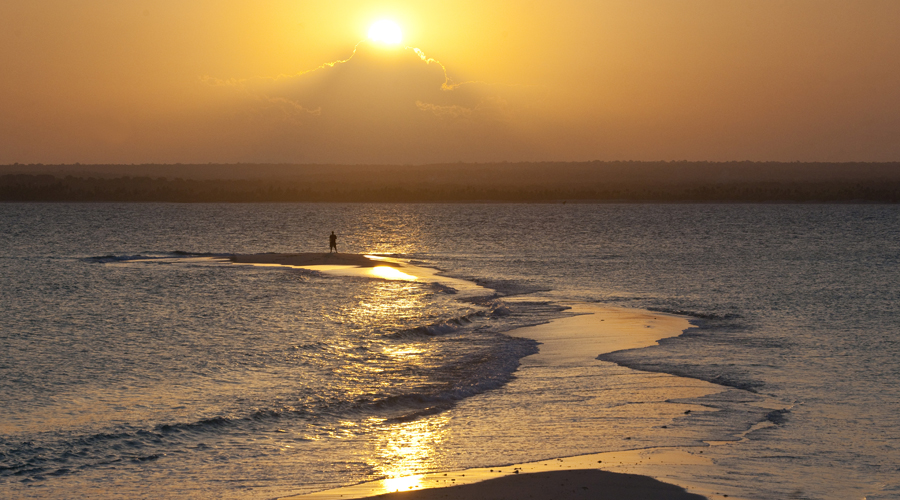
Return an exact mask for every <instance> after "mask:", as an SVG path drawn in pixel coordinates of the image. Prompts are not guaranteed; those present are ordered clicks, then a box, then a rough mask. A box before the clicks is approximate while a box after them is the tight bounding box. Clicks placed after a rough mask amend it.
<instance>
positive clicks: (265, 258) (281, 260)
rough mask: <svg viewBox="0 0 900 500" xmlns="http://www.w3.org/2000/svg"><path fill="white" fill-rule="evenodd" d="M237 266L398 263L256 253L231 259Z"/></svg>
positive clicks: (365, 258) (342, 255)
mask: <svg viewBox="0 0 900 500" xmlns="http://www.w3.org/2000/svg"><path fill="white" fill-rule="evenodd" d="M229 260H230V261H231V262H234V263H235V264H268V265H279V266H296V267H307V266H357V267H375V266H393V267H398V266H399V265H398V264H397V263H394V262H391V261H389V260H379V259H377V258H372V256H368V255H362V254H355V253H254V254H237V255H232V256H231V257H229Z"/></svg>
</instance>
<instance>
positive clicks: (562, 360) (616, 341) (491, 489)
mask: <svg viewBox="0 0 900 500" xmlns="http://www.w3.org/2000/svg"><path fill="white" fill-rule="evenodd" d="M510 299H511V300H516V299H515V298H510ZM523 300H526V299H523ZM569 305H571V306H572V310H571V311H572V312H574V313H576V314H578V315H576V316H572V317H567V318H561V319H557V320H553V321H551V322H549V323H546V324H543V325H538V326H533V327H525V328H519V329H516V330H513V331H511V332H508V334H509V335H511V336H519V337H527V338H532V339H535V340H538V341H539V342H541V346H540V353H539V354H537V355H534V356H529V357H526V358H523V360H522V367H523V368H526V367H527V366H528V365H532V366H554V367H560V366H567V365H583V364H584V363H586V362H598V363H599V361H596V359H595V358H596V356H598V355H599V354H601V353H606V352H612V351H617V350H621V349H634V348H639V347H645V346H650V345H654V344H656V342H657V341H658V340H660V339H663V338H668V337H674V336H677V335H680V334H681V333H682V332H683V331H684V330H686V329H688V328H691V327H692V325H691V324H690V323H689V321H688V319H687V318H684V317H681V316H675V315H670V314H663V313H656V312H651V311H643V310H637V309H628V308H615V307H603V306H597V305H593V304H569ZM705 385H706V384H705V383H702V382H698V387H697V388H695V389H694V391H695V393H694V394H691V395H692V396H698V395H701V394H703V393H711V392H716V390H715V389H709V388H707V387H704V386H705ZM710 387H712V386H711V385H710ZM695 411H702V409H701V408H696V409H695ZM712 466H713V464H712V462H711V461H710V460H708V459H706V458H705V457H704V456H703V454H702V450H691V449H675V448H650V449H640V450H630V451H618V452H606V453H596V454H590V455H580V456H574V457H568V458H557V459H551V460H542V461H537V462H532V463H524V464H516V465H505V466H499V467H492V468H490V467H484V468H475V469H466V470H461V471H448V472H435V473H425V474H419V475H414V476H404V477H393V478H386V479H382V480H378V481H372V482H367V483H361V484H357V485H352V486H347V487H342V488H337V489H332V490H326V491H321V492H318V493H312V494H306V495H301V496H298V497H292V498H296V499H298V500H337V499H360V498H387V499H395V500H396V499H415V500H431V499H450V500H454V499H470V498H490V499H506V498H509V499H519V498H530V499H534V500H542V499H545V500H550V499H557V500H560V499H579V498H593V499H606V498H609V499H625V500H628V499H672V500H682V499H683V500H688V499H690V500H700V499H704V498H708V499H718V498H725V497H728V495H727V494H723V493H719V492H717V491H714V490H709V489H708V487H705V486H703V485H696V484H687V483H686V482H685V481H684V480H683V479H676V478H675V477H671V478H670V477H668V476H669V474H670V473H671V471H672V468H678V469H680V472H681V474H679V475H678V477H679V478H684V477H698V476H700V475H701V474H702V471H704V470H706V469H708V468H709V467H712ZM686 471H687V475H686V476H685V472H686ZM673 479H674V480H675V481H674V482H676V483H677V484H678V486H676V485H674V484H670V483H666V482H664V481H667V480H669V481H671V480H673ZM685 488H688V489H689V490H690V491H691V492H688V490H687V489H685ZM731 498H734V497H733V496H732V497H731Z"/></svg>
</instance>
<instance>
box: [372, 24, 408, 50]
mask: <svg viewBox="0 0 900 500" xmlns="http://www.w3.org/2000/svg"><path fill="white" fill-rule="evenodd" d="M369 40H372V41H373V42H378V43H383V44H385V45H398V44H399V43H400V42H402V41H403V32H401V31H400V26H399V25H397V23H395V22H394V21H391V20H389V19H382V20H380V21H375V22H374V23H373V24H372V26H370V27H369Z"/></svg>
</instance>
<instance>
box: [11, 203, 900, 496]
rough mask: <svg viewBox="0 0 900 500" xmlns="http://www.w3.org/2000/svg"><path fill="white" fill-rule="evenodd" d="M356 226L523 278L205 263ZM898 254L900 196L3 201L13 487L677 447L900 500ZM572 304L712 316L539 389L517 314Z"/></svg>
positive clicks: (70, 490) (765, 489)
mask: <svg viewBox="0 0 900 500" xmlns="http://www.w3.org/2000/svg"><path fill="white" fill-rule="evenodd" d="M332 230H334V231H336V233H337V234H338V236H339V240H338V244H339V248H340V249H341V251H345V252H354V253H380V254H392V255H397V256H399V257H401V258H405V259H411V260H412V261H414V262H415V263H418V264H420V265H427V266H433V267H437V268H440V269H442V270H444V271H445V272H446V273H448V274H449V275H452V276H455V277H460V278H465V279H469V280H473V281H476V282H478V283H479V284H482V285H483V286H486V287H489V288H491V289H494V290H496V291H497V292H498V294H499V296H496V297H487V298H485V297H482V298H475V299H464V300H461V297H460V294H455V293H452V292H453V290H450V289H447V288H446V287H444V286H439V285H436V284H433V283H424V282H407V281H388V280H379V279H366V278H351V277H335V276H329V275H323V274H320V273H315V272H310V271H303V270H296V269H291V270H283V269H273V268H257V267H240V266H230V265H225V264H221V263H217V262H215V261H212V260H205V259H203V258H198V257H209V256H215V255H221V254H229V253H255V252H295V251H326V250H327V246H328V239H327V236H328V234H329V233H330V232H331V231H332ZM898 260H900V208H898V207H896V206H879V205H860V206H857V205H825V206H822V205H809V206H807V205H785V206H777V205H746V206H745V205H497V204H491V205H389V204H384V205H327V204H322V205H317V204H273V205H178V204H125V205H118V204H3V205H0V284H2V287H0V315H2V316H0V318H2V320H0V401H2V403H3V404H2V407H0V494H2V495H0V496H4V497H13V498H16V497H48V496H49V497H54V496H55V497H78V496H91V497H120V496H132V497H141V498H142V497H148V496H153V497H164V498H168V497H173V498H174V497H184V496H201V497H216V498H220V497H238V498H246V497H260V498H268V497H273V496H276V495H282V494H287V493H291V492H303V491H312V490H316V489H322V488H325V487H328V486H332V485H340V484H347V483H353V482H358V481H361V480H365V479H372V478H379V477H385V476H388V477H391V476H393V475H396V474H398V473H400V472H403V473H411V472H417V471H424V470H441V469H456V468H463V467H470V466H483V465H495V464H503V463H510V462H521V461H527V460H537V459H543V458H548V457H553V456H566V455H573V454H577V453H589V452H600V451H609V450H616V449H627V448H641V447H649V446H670V445H671V446H693V447H698V449H700V448H704V449H705V450H706V456H710V457H713V459H714V460H715V461H716V463H717V465H718V468H717V469H716V471H715V472H710V474H709V476H708V477H704V478H701V479H702V480H703V481H705V482H706V483H708V484H714V485H717V486H721V487H722V488H723V489H725V490H727V491H731V492H733V494H740V495H744V496H748V497H751V498H789V497H791V496H793V497H795V498H834V499H839V498H841V499H843V498H870V499H872V498H900V470H898V467H900V465H898V464H900V450H898V446H900V416H898V415H900V387H898V384H897V381H898V380H900V344H898V342H900V320H898V316H897V313H898V307H897V304H898V300H900V273H898ZM523 294H524V295H525V297H533V300H532V301H531V302H529V301H527V300H526V301H522V299H521V298H519V299H518V300H516V301H509V300H507V301H504V300H503V297H504V296H510V295H519V296H521V295H523ZM570 302H592V303H600V304H610V305H616V306H626V307H639V308H649V309H652V310H658V311H664V312H677V313H682V314H686V315H689V316H691V317H693V318H695V322H696V324H698V325H699V326H700V328H695V329H691V330H689V331H688V332H687V333H686V334H685V335H683V336H681V337H678V338H675V339H668V340H665V341H663V342H662V343H661V345H660V346H658V347H653V348H648V349H641V350H636V351H627V352H622V353H614V354H606V355H604V356H602V357H601V359H603V360H607V361H614V362H615V363H617V364H618V365H615V364H611V363H598V366H599V367H598V368H597V370H605V371H594V372H592V374H591V376H592V378H585V377H583V375H585V374H584V373H574V372H573V373H560V374H559V376H558V377H556V378H554V379H552V380H543V381H542V382H541V383H542V384H545V386H543V387H542V388H540V390H538V389H537V388H536V387H530V388H529V387H527V386H528V384H532V383H534V382H531V381H530V379H528V378H527V377H517V373H518V372H517V371H516V369H517V366H518V364H519V360H520V359H521V358H522V357H524V356H527V355H529V354H532V353H534V352H536V350H537V349H538V348H539V346H537V345H536V344H535V343H534V342H532V341H528V340H526V339H517V338H511V337H507V336H505V335H504V334H503V332H506V331H509V330H510V329H512V328H515V327H518V326H522V325H530V324H536V323H540V322H543V321H547V320H548V319H550V318H553V317H558V316H559V314H560V313H559V309H560V308H559V307H558V304H561V303H570ZM598 354H599V353H598ZM626 367H631V368H638V369H640V370H642V371H641V372H635V371H634V370H632V369H630V368H626ZM592 370H593V369H592ZM646 372H650V373H651V374H647V373H646ZM653 373H668V374H675V375H680V376H683V377H688V378H692V379H700V380H705V381H708V382H712V383H715V384H718V385H720V386H721V388H722V391H721V392H720V393H718V394H715V395H711V396H707V397H705V398H703V399H702V400H701V401H693V402H692V403H698V402H699V403H702V404H704V405H706V406H707V407H708V408H709V409H715V410H716V411H708V412H695V413H694V414H692V415H684V412H682V411H679V408H680V407H678V404H682V403H683V402H678V401H668V402H667V398H666V396H665V387H663V386H662V385H659V384H662V382H659V381H660V380H666V381H668V382H665V383H666V384H671V383H672V382H671V380H673V378H671V377H669V378H666V379H660V378H659V377H655V378H654V377H653V376H652V374H653ZM598 374H601V375H602V376H598ZM587 380H591V381H592V382H590V384H592V385H591V386H590V387H588V386H586V385H584V384H587V382H585V381H587ZM675 380H678V379H675ZM654 384H656V385H654ZM601 385H602V387H600V386H601ZM588 393H590V394H593V395H597V394H602V395H603V398H606V399H603V398H600V397H595V396H591V397H588V396H586V394H588ZM525 394H527V396H525ZM626 394H627V396H626ZM536 395H537V396H536ZM617 398H618V399H617ZM526 399H527V400H526ZM598 401H600V402H598ZM523 412H524V413H527V414H528V415H532V416H538V417H541V418H542V420H541V423H540V424H539V425H538V424H535V425H527V426H525V425H524V424H523V422H525V421H527V419H523V417H522V415H523ZM676 414H677V415H679V416H678V417H674V416H673V415H676ZM538 417H534V418H538ZM663 426H665V428H666V432H663V431H661V430H660V429H662V428H663ZM750 429H753V430H752V432H749V433H747V431H748V430H750ZM670 431H672V432H670ZM675 431H677V432H675ZM626 435H627V437H628V438H630V439H629V440H628V441H624V440H623V436H626ZM720 440H721V441H728V440H730V441H735V442H734V443H732V444H729V445H725V446H712V447H708V446H707V444H706V442H709V441H720ZM737 440H739V441H737Z"/></svg>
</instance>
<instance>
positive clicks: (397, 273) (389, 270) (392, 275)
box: [370, 266, 416, 281]
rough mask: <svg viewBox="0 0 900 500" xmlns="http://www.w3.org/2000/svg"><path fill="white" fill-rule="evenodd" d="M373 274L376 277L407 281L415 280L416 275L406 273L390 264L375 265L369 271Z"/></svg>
mask: <svg viewBox="0 0 900 500" xmlns="http://www.w3.org/2000/svg"><path fill="white" fill-rule="evenodd" d="M370 272H371V274H372V275H373V276H375V277H376V278H382V279H386V280H407V281H415V280H416V277H415V276H413V275H411V274H406V273H404V272H403V271H401V270H399V269H397V268H395V267H390V266H375V267H373V268H372V270H371V271H370Z"/></svg>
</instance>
